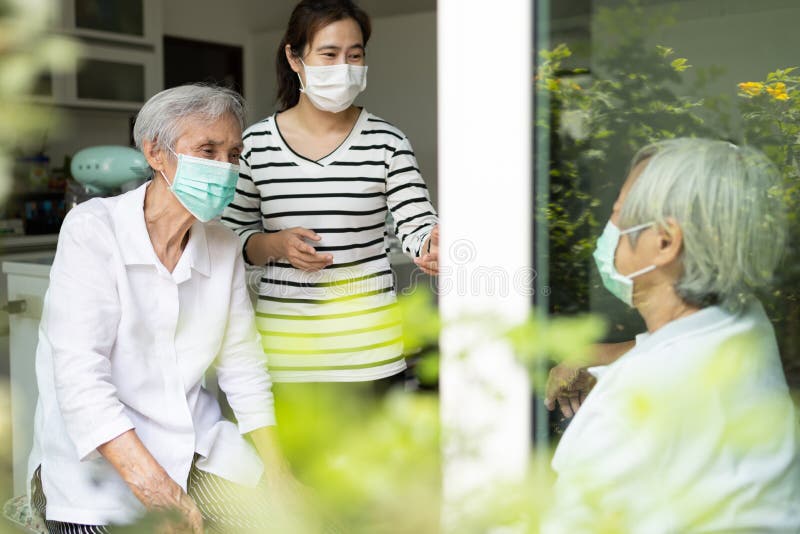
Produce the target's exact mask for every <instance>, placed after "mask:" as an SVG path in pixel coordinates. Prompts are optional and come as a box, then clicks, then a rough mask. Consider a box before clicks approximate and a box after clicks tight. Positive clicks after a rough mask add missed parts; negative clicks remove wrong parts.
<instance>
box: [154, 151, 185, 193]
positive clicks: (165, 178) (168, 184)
mask: <svg viewBox="0 0 800 534" xmlns="http://www.w3.org/2000/svg"><path fill="white" fill-rule="evenodd" d="M167 150H169V151H170V152H172V154H173V155H174V156H175V159H177V160H178V165H180V164H181V158H180V157H179V156H178V153H177V152H175V151H174V150H172V149H171V148H170V147H167ZM158 172H159V173H160V174H161V177H162V178H164V181H165V182H167V187H169V188H170V189H172V184H171V183H169V180H167V175H166V174H164V171H162V170H161V169H159V170H158ZM175 174H178V169H177V167H176V168H175Z"/></svg>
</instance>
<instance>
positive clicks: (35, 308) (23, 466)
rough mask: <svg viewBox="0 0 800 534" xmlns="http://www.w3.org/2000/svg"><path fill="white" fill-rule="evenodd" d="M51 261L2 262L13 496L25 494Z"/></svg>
mask: <svg viewBox="0 0 800 534" xmlns="http://www.w3.org/2000/svg"><path fill="white" fill-rule="evenodd" d="M52 261H53V257H52V255H49V256H41V257H40V258H39V259H37V260H29V261H18V262H15V261H5V262H3V273H5V275H6V277H7V279H8V302H9V316H8V325H9V352H10V362H9V373H10V376H11V433H12V449H11V452H12V460H13V477H14V495H22V494H24V493H25V492H26V488H27V487H28V481H27V478H26V472H27V463H28V455H29V453H30V451H31V445H32V444H33V415H34V411H35V409H36V399H37V397H38V395H39V390H38V388H37V386H36V368H35V360H36V345H37V343H38V341H39V320H40V319H41V317H42V304H43V302H44V295H45V293H46V292H47V286H48V284H49V282H50V280H49V276H50V263H51V262H52Z"/></svg>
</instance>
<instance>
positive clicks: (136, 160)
mask: <svg viewBox="0 0 800 534" xmlns="http://www.w3.org/2000/svg"><path fill="white" fill-rule="evenodd" d="M70 172H71V173H72V176H73V178H75V180H76V181H78V182H79V183H81V184H83V185H84V186H85V187H86V188H87V189H88V190H89V191H92V192H95V193H99V192H104V191H109V190H112V189H116V188H118V187H120V186H121V185H122V184H124V183H127V182H131V181H133V180H145V179H147V178H149V177H150V174H151V170H150V166H149V165H148V164H147V160H146V159H145V158H144V154H142V153H141V152H139V151H138V150H136V149H135V148H130V147H127V146H118V145H101V146H93V147H89V148H84V149H83V150H81V151H79V152H77V153H76V154H75V155H74V156H73V157H72V163H71V165H70Z"/></svg>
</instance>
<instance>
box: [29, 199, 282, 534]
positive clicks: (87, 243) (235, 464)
mask: <svg viewBox="0 0 800 534" xmlns="http://www.w3.org/2000/svg"><path fill="white" fill-rule="evenodd" d="M147 186H148V184H145V185H143V186H141V187H140V188H138V189H136V190H134V191H131V192H129V193H125V194H123V195H120V196H117V197H113V198H104V199H93V200H90V201H88V202H86V203H84V204H81V205H80V206H78V207H76V208H75V209H73V210H72V211H70V213H69V214H68V215H67V217H66V219H65V221H64V224H63V226H62V229H61V233H60V235H59V240H58V249H57V251H56V257H55V260H54V262H53V267H52V270H51V272H50V286H49V289H48V291H47V295H46V297H45V301H44V310H43V315H42V321H41V325H40V328H39V345H38V349H37V352H36V376H37V382H38V386H39V401H38V404H37V407H36V416H35V431H34V447H33V451H32V453H31V457H30V460H29V472H30V475H32V473H33V471H34V470H35V469H36V467H37V466H39V465H41V467H42V486H43V489H44V492H45V495H46V497H47V519H52V520H57V521H64V522H72V523H82V524H108V523H129V522H131V521H133V520H135V519H136V518H137V517H138V516H139V515H140V514H141V513H143V511H144V509H143V507H142V505H141V503H139V501H138V500H137V499H136V498H135V497H134V495H133V493H132V492H131V491H130V490H129V489H128V487H127V486H126V485H125V483H124V482H123V480H122V479H121V477H120V476H119V475H118V474H117V472H116V471H115V469H114V468H113V467H112V466H111V464H110V463H109V462H107V461H106V460H105V459H104V458H103V457H102V456H101V455H100V454H99V453H98V452H97V450H96V448H97V447H98V446H99V445H102V444H103V443H106V442H108V441H109V440H111V439H113V438H115V437H117V436H119V435H120V434H122V433H123V432H125V431H127V430H129V429H135V430H136V433H137V435H138V436H139V438H140V439H141V440H142V442H143V443H144V445H145V446H146V447H147V449H148V450H149V451H150V453H151V454H152V455H153V456H154V457H155V459H156V460H157V461H158V462H159V463H160V464H161V465H162V466H163V467H164V469H165V470H166V471H167V472H168V473H169V475H170V477H172V478H173V480H175V481H176V482H177V483H178V484H180V485H181V486H182V487H183V488H184V489H185V488H186V482H187V478H188V474H189V470H190V468H191V465H192V460H193V458H194V455H195V453H198V454H199V455H200V460H199V461H198V462H197V466H198V468H200V469H202V470H205V471H208V472H211V473H214V474H217V475H219V476H222V477H224V478H227V479H229V480H231V481H234V482H238V483H240V484H246V485H255V484H256V483H257V482H258V480H259V478H260V476H261V473H262V471H263V465H262V464H261V461H260V460H259V458H258V455H257V454H256V452H255V451H254V449H253V448H252V447H251V446H250V445H249V444H248V443H247V442H246V441H245V440H244V439H243V438H242V436H241V435H240V434H244V433H247V432H250V431H252V430H255V429H257V428H260V427H264V426H269V425H274V424H275V416H274V412H273V398H272V393H271V380H270V377H269V374H268V373H267V369H266V365H265V363H266V362H265V358H264V352H263V351H262V349H261V344H260V339H259V335H258V333H257V331H256V328H255V322H254V314H253V308H252V305H251V302H250V298H249V295H248V292H247V288H246V286H245V271H244V262H243V260H242V258H241V243H240V241H239V239H238V238H237V237H236V236H235V235H234V234H233V233H232V232H231V231H230V230H228V229H226V228H225V227H223V226H222V225H221V224H219V223H217V222H211V223H206V224H203V223H199V222H196V223H195V224H194V225H193V226H192V228H191V231H190V238H189V240H188V242H187V244H186V248H185V250H184V252H183V255H182V256H181V258H180V260H179V261H178V264H177V265H176V267H175V269H174V270H173V272H172V273H170V272H169V271H168V270H167V269H166V268H165V267H164V266H163V265H162V264H161V262H160V261H159V260H158V258H157V256H156V254H155V252H154V250H153V247H152V244H151V242H150V238H149V234H148V232H147V228H146V226H145V221H144V211H143V205H144V196H145V190H146V188H147ZM212 364H214V365H215V367H216V374H217V377H218V382H219V386H220V388H221V389H222V390H223V391H224V392H225V394H226V396H227V399H228V402H229V404H230V406H231V408H232V409H233V411H234V413H235V415H236V418H237V420H238V429H237V427H236V425H234V424H233V423H231V422H229V421H227V420H225V419H224V418H223V417H222V414H221V411H220V407H219V404H218V402H217V400H216V399H215V398H214V396H213V395H211V394H210V393H209V392H208V391H207V390H206V389H205V388H204V387H203V379H204V375H205V373H206V371H207V370H208V369H209V368H210V367H211V365H212Z"/></svg>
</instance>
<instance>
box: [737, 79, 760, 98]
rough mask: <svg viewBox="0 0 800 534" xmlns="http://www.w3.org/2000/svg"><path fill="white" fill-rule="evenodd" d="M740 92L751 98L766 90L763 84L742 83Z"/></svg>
mask: <svg viewBox="0 0 800 534" xmlns="http://www.w3.org/2000/svg"><path fill="white" fill-rule="evenodd" d="M739 90H740V91H742V92H743V93H746V94H748V95H750V96H758V95H760V94H761V92H762V91H763V90H764V84H763V83H761V82H742V83H740V84H739Z"/></svg>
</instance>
